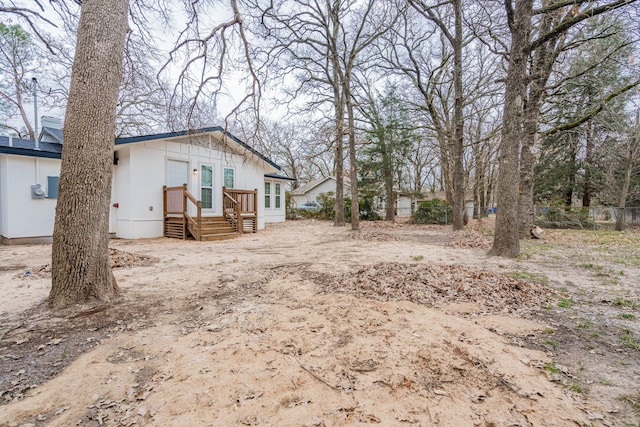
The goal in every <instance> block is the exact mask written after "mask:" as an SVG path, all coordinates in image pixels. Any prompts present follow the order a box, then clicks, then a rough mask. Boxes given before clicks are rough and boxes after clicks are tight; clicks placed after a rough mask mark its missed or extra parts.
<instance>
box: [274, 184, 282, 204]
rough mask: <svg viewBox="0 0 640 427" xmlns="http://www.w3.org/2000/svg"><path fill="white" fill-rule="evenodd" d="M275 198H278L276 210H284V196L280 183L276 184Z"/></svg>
mask: <svg viewBox="0 0 640 427" xmlns="http://www.w3.org/2000/svg"><path fill="white" fill-rule="evenodd" d="M275 193H276V194H275V196H276V200H275V202H276V209H281V208H282V201H281V198H282V196H281V195H280V183H279V182H276V183H275Z"/></svg>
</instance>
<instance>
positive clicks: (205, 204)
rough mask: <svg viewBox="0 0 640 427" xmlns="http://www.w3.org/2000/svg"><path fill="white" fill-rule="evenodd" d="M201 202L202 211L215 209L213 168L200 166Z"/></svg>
mask: <svg viewBox="0 0 640 427" xmlns="http://www.w3.org/2000/svg"><path fill="white" fill-rule="evenodd" d="M200 201H201V202H202V209H213V166H210V165H201V166H200Z"/></svg>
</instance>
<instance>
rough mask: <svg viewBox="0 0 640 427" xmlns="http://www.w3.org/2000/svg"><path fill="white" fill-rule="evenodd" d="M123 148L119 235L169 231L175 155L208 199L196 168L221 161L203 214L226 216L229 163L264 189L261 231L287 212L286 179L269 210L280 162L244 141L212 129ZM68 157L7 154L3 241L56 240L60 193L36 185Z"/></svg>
mask: <svg viewBox="0 0 640 427" xmlns="http://www.w3.org/2000/svg"><path fill="white" fill-rule="evenodd" d="M115 148H116V156H117V159H118V161H117V164H114V165H113V181H112V187H111V207H110V211H109V215H110V217H109V232H110V233H112V234H113V235H115V236H116V237H119V238H125V239H139V238H153V237H161V236H162V235H163V225H164V224H163V221H164V218H163V193H162V187H163V185H166V183H167V179H166V178H167V164H168V161H169V160H179V161H185V162H187V165H188V167H187V182H186V184H187V189H188V191H189V192H190V193H191V194H193V195H194V197H195V198H196V199H201V194H200V175H199V174H194V173H193V170H194V169H197V170H198V171H200V167H201V165H203V164H207V165H211V166H213V208H212V209H207V210H204V211H203V215H205V216H220V215H222V185H223V182H224V177H223V170H224V168H232V169H233V170H234V180H235V182H234V184H235V185H234V187H235V188H236V189H244V190H254V189H257V190H258V195H257V203H258V218H257V228H258V230H262V229H264V227H265V222H279V221H281V220H282V221H284V219H285V210H284V203H285V202H284V200H285V199H284V183H282V209H281V211H279V212H268V213H265V209H264V182H265V176H264V175H265V173H271V172H273V171H274V170H276V169H275V167H274V165H273V164H272V162H270V161H268V160H266V159H265V158H263V157H260V156H258V155H256V154H255V153H254V152H249V151H245V149H244V148H241V149H240V150H238V149H237V147H236V150H237V152H234V151H232V149H231V148H230V147H229V146H227V145H225V144H223V143H222V142H220V141H219V140H218V139H216V138H215V137H213V136H211V135H209V134H206V135H197V136H192V137H189V138H188V140H185V137H182V138H180V139H178V137H171V138H166V139H156V140H153V139H150V140H143V141H140V142H132V143H121V144H116V146H115ZM60 164H61V161H60V160H59V159H55V158H54V159H51V158H42V157H32V156H31V155H14V154H9V153H6V154H0V241H5V242H10V240H12V239H16V240H17V239H28V238H43V239H44V241H46V239H48V240H49V241H50V239H51V236H52V234H53V226H54V220H55V206H56V202H57V199H32V198H31V185H33V184H37V183H39V184H41V185H42V186H43V187H44V188H45V190H48V189H47V188H46V187H47V181H48V180H47V177H48V176H59V174H60ZM114 204H116V205H117V207H116V206H114ZM193 213H195V212H193Z"/></svg>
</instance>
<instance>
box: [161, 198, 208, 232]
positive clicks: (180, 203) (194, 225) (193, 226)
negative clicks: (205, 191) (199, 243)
mask: <svg viewBox="0 0 640 427" xmlns="http://www.w3.org/2000/svg"><path fill="white" fill-rule="evenodd" d="M162 189H163V194H164V202H163V206H164V218H167V217H170V216H178V215H179V216H180V217H182V218H183V227H184V231H183V238H185V239H186V236H187V234H186V230H187V229H188V230H189V231H191V234H193V237H195V238H196V239H197V240H201V237H202V236H201V234H202V203H201V202H200V201H199V200H197V199H196V198H195V197H193V195H192V194H191V193H189V192H188V191H187V186H186V185H181V186H179V187H167V186H166V185H165V186H164V187H162ZM192 205H193V207H194V208H195V214H190V213H189V210H190V208H191V206H192ZM191 212H193V210H192V211H191Z"/></svg>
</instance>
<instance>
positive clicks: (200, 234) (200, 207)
mask: <svg viewBox="0 0 640 427" xmlns="http://www.w3.org/2000/svg"><path fill="white" fill-rule="evenodd" d="M197 207H198V220H197V221H198V240H199V241H200V240H202V202H201V201H200V200H198V204H197Z"/></svg>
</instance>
